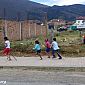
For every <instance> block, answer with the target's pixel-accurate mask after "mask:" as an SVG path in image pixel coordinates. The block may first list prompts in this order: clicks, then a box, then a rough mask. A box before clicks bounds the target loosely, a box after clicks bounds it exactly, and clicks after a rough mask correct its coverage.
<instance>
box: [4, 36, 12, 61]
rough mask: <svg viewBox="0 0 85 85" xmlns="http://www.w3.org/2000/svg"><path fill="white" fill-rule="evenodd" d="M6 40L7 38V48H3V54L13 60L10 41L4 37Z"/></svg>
mask: <svg viewBox="0 0 85 85" xmlns="http://www.w3.org/2000/svg"><path fill="white" fill-rule="evenodd" d="M4 40H5V49H4V50H3V54H4V55H6V56H7V59H8V60H11V58H10V56H9V54H10V51H11V49H10V41H9V40H8V38H7V37H4Z"/></svg>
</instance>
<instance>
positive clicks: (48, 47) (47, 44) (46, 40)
mask: <svg viewBox="0 0 85 85" xmlns="http://www.w3.org/2000/svg"><path fill="white" fill-rule="evenodd" d="M45 46H46V54H47V55H48V58H50V49H51V44H50V42H49V40H48V39H45Z"/></svg>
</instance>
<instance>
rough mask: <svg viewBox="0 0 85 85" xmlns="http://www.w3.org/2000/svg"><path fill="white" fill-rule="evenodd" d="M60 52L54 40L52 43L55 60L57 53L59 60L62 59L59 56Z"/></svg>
mask: <svg viewBox="0 0 85 85" xmlns="http://www.w3.org/2000/svg"><path fill="white" fill-rule="evenodd" d="M58 50H59V47H58V43H57V42H56V38H53V42H52V55H53V58H56V56H55V53H56V52H57V55H58V57H59V59H62V56H61V55H60V54H59V52H58Z"/></svg>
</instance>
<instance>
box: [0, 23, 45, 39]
mask: <svg viewBox="0 0 85 85" xmlns="http://www.w3.org/2000/svg"><path fill="white" fill-rule="evenodd" d="M5 25H6V27H7V29H6V33H7V36H8V38H9V39H10V40H22V39H23V40H24V39H28V38H31V37H36V36H39V35H41V34H42V35H43V36H46V28H45V26H42V25H38V24H36V23H35V22H29V21H22V22H17V21H6V24H4V21H3V23H2V25H1V26H2V28H5ZM1 34H3V32H2V33H1ZM0 38H1V37H0Z"/></svg>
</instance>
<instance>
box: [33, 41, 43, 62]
mask: <svg viewBox="0 0 85 85" xmlns="http://www.w3.org/2000/svg"><path fill="white" fill-rule="evenodd" d="M33 49H34V50H35V51H36V52H37V55H39V57H40V60H42V57H41V54H40V53H41V46H40V44H39V41H38V40H36V41H35V46H34V48H33Z"/></svg>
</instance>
